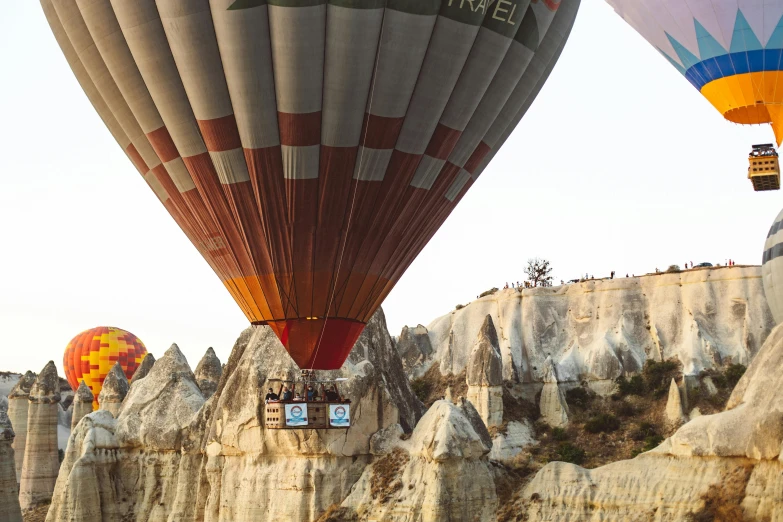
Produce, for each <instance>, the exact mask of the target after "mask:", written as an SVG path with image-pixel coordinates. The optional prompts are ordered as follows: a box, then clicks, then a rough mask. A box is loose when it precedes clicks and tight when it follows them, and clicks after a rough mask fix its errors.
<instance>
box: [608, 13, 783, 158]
mask: <svg viewBox="0 0 783 522" xmlns="http://www.w3.org/2000/svg"><path fill="white" fill-rule="evenodd" d="M607 2H608V3H609V4H610V5H611V6H612V7H614V9H615V11H617V13H618V14H619V15H620V16H621V17H622V18H623V19H625V21H626V22H628V23H629V24H630V25H631V26H632V27H633V28H634V29H636V31H638V32H639V33H640V34H641V35H642V36H643V37H644V38H645V39H646V40H647V41H648V42H650V44H652V45H653V46H654V47H655V48H656V49H657V50H658V51H659V52H660V53H661V54H663V56H664V57H666V59H668V60H669V62H670V63H671V64H672V65H673V66H674V67H675V68H676V69H677V70H678V71H679V72H680V73H681V74H682V75H684V76H685V78H686V79H687V80H688V81H689V82H691V84H693V86H694V87H696V89H698V90H699V91H700V92H701V93H702V95H703V96H704V97H705V98H707V100H709V102H710V103H711V104H712V105H713V106H714V107H715V108H716V109H717V110H718V111H719V112H720V113H721V114H722V115H723V116H724V117H725V118H726V119H727V120H729V121H732V122H734V123H739V124H743V125H747V124H756V123H770V124H771V125H772V129H773V131H774V132H775V138H776V140H777V143H778V145H780V143H781V140H783V81H781V80H783V60H781V58H783V0H764V1H755V0H754V1H751V0H739V1H737V0H701V1H698V2H694V1H677V2H671V1H669V0H607ZM778 84H780V86H781V88H778Z"/></svg>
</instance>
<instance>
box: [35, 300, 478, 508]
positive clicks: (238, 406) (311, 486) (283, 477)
mask: <svg viewBox="0 0 783 522" xmlns="http://www.w3.org/2000/svg"><path fill="white" fill-rule="evenodd" d="M298 375H299V369H298V368H296V366H295V364H294V363H293V361H292V360H291V359H290V357H289V356H288V354H287V353H286V351H285V349H284V348H283V346H282V345H281V344H280V342H279V341H278V340H277V337H276V336H275V335H274V334H273V333H272V331H271V330H270V329H269V328H267V327H251V328H249V329H247V330H246V331H245V332H243V334H242V335H241V336H240V338H239V339H238V341H237V343H236V345H235V346H234V350H233V351H232V354H231V356H230V358H229V360H228V362H227V363H226V367H225V370H224V371H223V374H222V376H221V378H220V382H219V384H218V386H217V389H216V391H215V393H214V395H213V396H212V397H211V398H210V399H209V400H208V401H206V402H205V401H204V397H203V394H202V392H201V389H200V388H199V385H198V382H197V379H196V377H195V375H194V374H193V372H192V371H191V370H190V367H189V366H188V364H187V361H186V360H185V358H184V357H183V356H182V354H181V353H180V351H179V349H178V348H177V347H176V346H173V347H172V348H171V349H170V350H169V351H168V352H166V354H165V355H164V356H163V357H162V358H161V359H159V360H158V361H157V362H156V363H155V365H154V367H153V368H152V370H151V371H150V373H149V374H148V375H147V376H146V377H145V378H144V379H141V380H138V381H136V382H134V383H133V385H132V386H131V389H130V392H129V393H128V396H127V397H126V399H125V401H124V403H123V405H122V408H121V409H120V411H119V415H118V416H117V418H116V419H113V418H111V415H109V414H108V412H103V411H97V412H94V413H91V414H89V415H87V416H86V417H84V418H83V419H82V421H81V422H80V423H79V424H78V426H77V427H76V429H75V430H74V431H73V433H72V435H71V440H70V443H69V446H68V451H67V452H66V455H65V460H64V461H63V466H62V469H61V472H60V476H59V478H58V481H57V489H56V491H55V497H54V500H53V503H52V508H51V509H50V511H49V515H48V518H47V520H48V521H50V522H54V521H63V522H64V521H72V520H80V521H82V520H83V521H87V522H91V521H93V520H94V521H99V520H100V521H101V522H121V521H124V520H135V521H138V522H149V521H160V520H171V521H210V522H219V521H232V522H234V521H235V522H242V521H248V522H249V521H253V522H256V521H260V522H264V521H277V520H315V519H317V518H318V516H319V515H320V514H321V513H322V512H323V511H324V510H326V508H327V507H328V506H330V505H332V504H339V503H340V502H342V501H343V500H344V499H345V498H346V497H347V496H348V494H349V493H350V491H351V487H352V486H353V485H354V483H355V482H356V481H357V480H358V479H359V478H360V477H361V475H362V473H363V472H364V469H365V467H366V466H367V464H368V463H369V462H370V461H371V460H372V459H373V458H374V457H373V447H372V445H371V440H373V437H375V436H376V434H377V433H378V432H381V431H384V430H387V431H388V432H389V433H397V436H396V438H399V432H397V431H395V430H397V429H400V430H401V429H402V428H400V427H398V426H397V424H403V422H404V423H406V424H408V425H409V426H413V425H415V424H416V421H417V420H418V418H419V415H420V413H419V411H420V409H421V405H420V403H418V401H417V400H416V399H415V396H414V394H413V392H412V390H411V388H410V384H409V382H408V380H407V379H406V378H405V375H404V372H403V371H402V363H401V361H400V359H399V357H398V355H397V354H396V352H395V348H394V344H393V342H392V339H391V337H390V336H389V334H388V332H387V331H386V328H385V321H384V319H383V314H382V312H379V313H377V314H376V315H375V316H374V317H373V319H372V320H371V321H370V323H369V324H368V326H367V328H366V329H365V332H364V333H363V334H362V336H361V338H360V339H359V341H358V342H357V344H356V347H355V349H354V352H353V353H352V354H351V356H350V358H349V360H348V361H347V362H346V364H345V365H344V367H343V368H342V369H341V370H339V371H335V372H323V373H321V374H319V377H324V378H326V377H345V378H347V379H348V381H347V382H345V383H343V384H341V387H340V391H341V393H342V394H343V395H345V396H347V397H350V398H351V399H352V401H353V402H352V403H351V412H350V414H351V421H352V426H351V428H350V430H349V431H348V432H345V431H342V430H319V431H316V430H267V429H265V428H264V424H265V421H264V416H265V408H264V404H263V397H264V395H265V393H266V389H267V388H268V387H269V386H271V385H272V383H273V381H271V379H279V378H290V377H294V376H298ZM398 404H399V405H400V408H401V409H398V407H397V405H398ZM476 416H477V415H476ZM463 417H465V416H464V415H463ZM474 432H475V429H474ZM374 440H376V441H378V440H379V439H378V438H376V439H374ZM375 450H376V451H377V450H378V448H375Z"/></svg>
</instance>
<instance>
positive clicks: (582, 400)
mask: <svg viewBox="0 0 783 522" xmlns="http://www.w3.org/2000/svg"><path fill="white" fill-rule="evenodd" d="M565 395H566V402H567V403H568V405H569V406H578V407H580V408H587V406H589V405H590V402H592V400H593V397H592V396H591V395H590V393H588V391H587V390H585V389H584V388H582V387H579V388H573V389H570V390H568V391H567V392H566V394H565Z"/></svg>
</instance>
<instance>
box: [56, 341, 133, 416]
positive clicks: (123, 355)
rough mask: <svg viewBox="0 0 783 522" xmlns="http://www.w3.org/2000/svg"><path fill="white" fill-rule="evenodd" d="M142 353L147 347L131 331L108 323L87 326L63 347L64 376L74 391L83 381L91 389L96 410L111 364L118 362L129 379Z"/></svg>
mask: <svg viewBox="0 0 783 522" xmlns="http://www.w3.org/2000/svg"><path fill="white" fill-rule="evenodd" d="M145 355H147V348H145V347H144V343H143V342H141V339H139V338H138V337H136V336H135V335H133V334H132V333H130V332H126V331H125V330H122V329H120V328H114V327H111V326H98V327H96V328H91V329H89V330H85V331H83V332H82V333H80V334H79V335H77V336H76V337H74V338H73V339H71V342H70V343H68V346H67V347H66V348H65V355H64V356H63V368H64V369H65V378H66V379H68V384H70V385H71V388H72V389H73V390H74V391H76V390H77V389H78V388H79V383H80V382H82V381H84V384H86V385H87V386H88V387H89V388H90V390H92V395H93V397H94V400H93V407H94V408H96V409H97V408H98V395H100V393H101V388H102V387H103V380H104V379H105V378H106V375H108V373H109V371H110V370H111V369H112V367H113V366H114V365H115V364H117V362H118V361H119V363H120V366H122V370H123V371H124V372H125V376H126V377H127V378H128V379H129V380H130V378H131V377H133V373H134V372H135V371H136V368H138V367H139V365H140V364H141V362H142V361H143V360H144V356H145Z"/></svg>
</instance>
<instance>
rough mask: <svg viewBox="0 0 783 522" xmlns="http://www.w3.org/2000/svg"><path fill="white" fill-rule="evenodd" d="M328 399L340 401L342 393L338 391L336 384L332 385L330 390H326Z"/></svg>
mask: <svg viewBox="0 0 783 522" xmlns="http://www.w3.org/2000/svg"><path fill="white" fill-rule="evenodd" d="M326 400H327V401H329V402H340V401H341V399H340V394H339V393H337V390H335V389H334V386H330V387H329V389H328V390H326Z"/></svg>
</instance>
